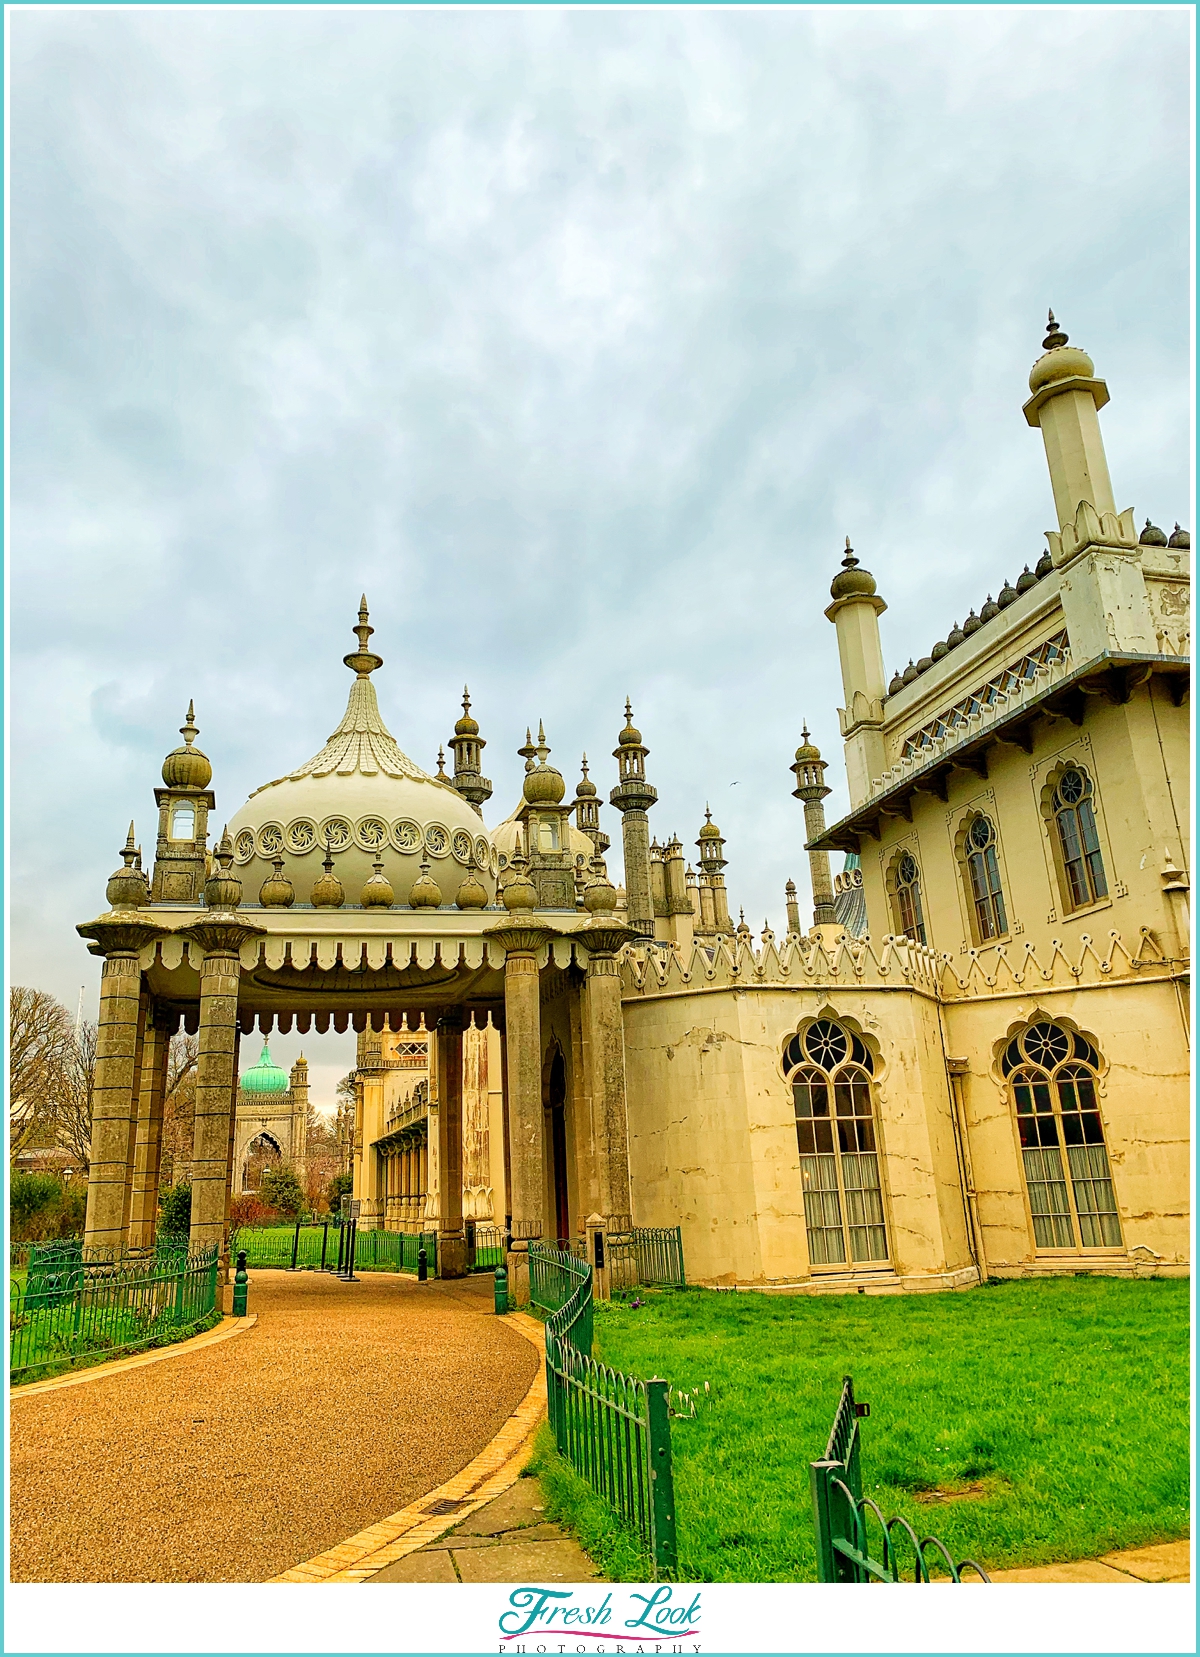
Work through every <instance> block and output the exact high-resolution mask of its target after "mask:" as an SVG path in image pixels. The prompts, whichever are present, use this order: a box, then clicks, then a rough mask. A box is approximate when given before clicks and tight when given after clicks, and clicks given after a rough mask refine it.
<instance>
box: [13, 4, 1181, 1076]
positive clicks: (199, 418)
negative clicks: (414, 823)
mask: <svg viewBox="0 0 1200 1657" xmlns="http://www.w3.org/2000/svg"><path fill="white" fill-rule="evenodd" d="M9 22H10V28H11V55H10V61H9V69H10V75H11V121H12V129H11V150H10V166H11V204H12V206H11V241H10V248H11V284H12V285H11V296H12V323H11V340H12V352H11V397H12V452H11V460H12V467H11V505H12V513H11V517H10V525H11V543H10V553H11V556H10V572H11V574H10V582H11V586H10V592H11V611H10V614H11V644H12V652H11V699H10V768H11V786H10V795H9V800H10V829H11V857H10V872H11V882H12V884H11V900H12V901H11V955H10V971H11V975H12V977H13V978H14V979H15V980H16V981H18V982H23V983H30V984H36V985H39V986H41V987H43V988H46V989H49V990H52V991H53V992H55V993H56V994H58V995H59V996H61V997H62V999H63V1000H64V1001H66V1002H67V1003H68V1004H69V1005H70V1007H71V1008H72V1010H74V1007H75V1002H76V997H77V995H78V992H79V987H80V985H81V984H86V985H87V991H86V996H87V1005H88V1008H89V1010H90V1011H91V1012H92V1014H93V1016H94V1000H95V989H96V984H97V981H98V966H97V963H96V962H94V961H93V960H92V959H91V958H90V957H89V956H88V955H87V954H86V951H85V948H84V945H83V944H82V942H81V941H80V940H79V939H78V938H77V936H76V934H75V932H74V923H75V922H76V921H78V920H82V919H85V918H88V917H90V916H92V915H94V914H96V913H97V912H99V911H100V910H101V909H102V908H103V907H104V884H105V880H106V878H107V876H108V874H109V873H110V872H111V870H112V869H113V868H114V867H115V866H116V865H117V863H118V862H119V858H118V855H117V854H118V849H119V847H120V845H121V844H122V842H123V840H124V836H125V829H126V826H127V824H128V821H129V818H130V817H131V816H132V817H134V818H135V819H136V821H137V825H138V832H139V836H140V838H141V840H142V843H143V845H144V846H146V847H147V848H149V847H150V846H152V844H153V835H154V802H153V789H154V786H155V784H156V783H157V782H158V781H159V775H158V773H159V766H160V764H161V761H162V757H163V755H164V754H165V753H166V752H167V750H168V749H170V748H171V747H173V746H175V744H176V743H177V741H178V740H179V739H178V737H177V736H176V730H177V727H178V726H179V724H180V723H181V721H182V717H183V713H184V710H185V709H186V706H187V702H188V698H189V697H194V698H195V701H196V712H197V718H198V721H199V724H200V727H201V736H200V739H199V741H200V746H202V747H203V748H204V749H205V751H206V752H207V753H208V754H209V755H210V757H211V759H212V761H213V768H214V778H213V786H214V788H215V789H216V792H217V801H218V817H217V823H218V826H219V825H220V823H221V822H223V821H224V820H225V819H227V818H228V817H230V816H232V814H233V812H234V811H235V810H236V809H237V808H238V806H239V805H240V804H241V803H242V801H243V800H244V799H245V797H246V795H247V793H248V792H249V791H250V790H251V789H253V788H255V787H257V786H258V785H259V784H261V783H263V782H265V781H267V780H269V779H270V778H273V777H275V776H278V775H279V774H280V772H281V771H282V770H284V769H286V768H288V767H289V766H291V765H294V764H295V763H298V762H300V761H302V760H304V759H306V758H308V757H309V756H310V755H311V754H313V753H315V752H316V751H317V749H318V748H319V747H320V746H321V744H322V742H323V740H324V738H325V737H326V736H327V734H328V733H329V732H330V731H331V730H332V729H333V727H334V725H335V724H336V723H337V721H338V719H339V717H340V715H341V713H342V710H343V707H344V704H345V699H346V694H347V691H348V688H349V683H350V676H349V674H348V673H347V671H346V669H345V668H344V667H343V666H342V664H341V658H342V656H343V654H344V653H345V652H346V651H347V650H348V649H350V648H352V647H353V642H354V641H353V638H352V636H351V634H350V631H349V629H350V626H351V624H352V622H353V620H354V611H355V608H356V606H357V602H358V596H359V593H360V591H362V590H363V589H364V588H365V589H366V591H367V595H368V599H369V602H370V605H371V616H372V621H373V622H374V624H375V626H376V629H377V632H376V635H375V638H374V640H373V641H372V644H373V646H374V647H375V648H377V649H378V650H379V651H380V653H381V654H382V655H383V657H384V659H385V664H386V665H385V667H384V668H383V670H382V671H381V672H380V673H379V674H378V675H377V676H376V681H375V682H376V684H377V687H378V691H379V697H380V703H381V707H382V709H383V713H384V717H385V718H386V720H387V721H388V723H389V725H390V727H391V729H392V731H393V733H394V735H395V736H396V738H397V740H398V741H399V743H400V745H401V747H402V748H404V749H405V751H406V752H408V753H409V754H410V755H411V756H412V757H413V758H414V759H415V760H417V761H418V763H420V764H421V765H424V766H426V767H427V768H430V769H432V767H433V764H434V762H435V758H436V753H437V747H438V744H439V742H442V741H444V740H445V738H446V737H447V736H448V735H449V734H450V732H451V730H452V728H453V722H454V719H455V717H456V715H457V713H458V711H459V710H458V699H459V696H460V694H461V689H462V685H463V682H464V680H466V681H469V683H470V686H471V692H472V695H473V697H474V702H475V707H474V711H475V713H476V715H477V717H478V718H479V721H480V724H481V726H482V731H483V735H484V736H485V737H486V738H487V739H488V744H489V745H488V748H487V750H486V754H485V761H486V764H485V770H486V771H487V773H488V774H489V775H490V776H491V777H492V779H493V781H494V783H495V786H496V794H495V796H494V798H493V800H492V801H491V804H490V807H489V808H488V821H489V822H490V823H495V822H496V821H499V820H500V819H501V818H503V817H505V816H506V815H507V814H508V812H509V811H510V810H511V808H512V806H513V804H514V802H515V800H516V798H517V792H518V788H519V783H520V778H521V774H522V762H521V760H520V759H518V758H517V756H516V754H515V749H516V748H517V747H518V745H519V744H520V742H521V741H522V739H523V737H524V732H525V727H526V725H527V724H528V723H533V724H534V725H535V726H536V722H537V720H538V719H539V718H544V719H545V721H546V732H547V737H548V740H549V741H550V743H551V744H552V747H553V761H554V762H555V763H557V764H558V765H559V766H560V768H561V769H562V770H563V772H564V774H565V775H566V777H567V779H568V783H569V784H572V785H573V782H574V779H575V777H576V776H577V775H578V761H579V756H580V753H581V751H582V750H583V749H585V748H586V749H587V751H588V754H589V756H590V758H591V760H592V762H593V776H594V778H595V780H596V782H597V783H598V784H599V785H600V786H601V789H602V792H603V794H604V796H605V797H606V796H607V792H608V789H609V788H610V787H611V786H612V785H613V783H614V782H615V780H616V778H615V764H614V762H613V760H612V759H611V758H610V755H611V751H612V749H613V747H614V746H615V740H616V736H617V732H618V730H619V729H620V726H621V723H622V718H621V714H622V708H623V703H624V698H625V696H626V695H627V694H628V695H630V696H632V698H633V705H634V712H635V719H636V722H637V724H638V725H639V726H640V728H641V730H642V732H643V735H644V737H645V740H646V742H647V743H648V744H649V747H650V758H649V760H648V763H647V769H648V775H649V777H650V780H651V781H652V782H653V783H654V784H655V785H656V786H657V788H658V791H659V801H660V803H659V805H658V806H657V807H656V809H655V810H654V812H653V814H652V818H651V824H652V830H653V831H654V832H655V833H657V835H658V836H659V838H660V839H661V838H665V837H666V836H668V835H669V834H670V833H671V832H672V831H675V830H677V831H678V832H679V834H680V836H681V838H682V839H683V840H684V841H685V843H686V844H687V845H688V846H689V848H691V846H692V843H693V842H694V841H695V838H696V831H697V829H698V827H699V825H700V823H701V821H702V814H703V810H704V805H705V802H706V801H710V802H711V804H712V808H713V812H714V815H715V817H716V820H717V821H718V822H719V824H720V825H721V827H722V829H723V830H724V831H725V833H726V835H727V837H728V848H727V855H728V857H729V859H730V864H729V868H728V870H727V876H728V884H729V888H730V896H731V901H732V905H733V910H734V913H735V915H736V913H737V909H738V907H739V906H742V905H744V906H745V909H746V915H747V918H748V920H749V921H750V922H751V924H752V925H753V926H754V928H755V930H756V931H757V930H758V929H759V928H761V926H762V924H763V919H764V916H769V917H770V919H771V922H772V925H774V926H775V927H776V928H777V929H778V928H779V927H780V924H781V921H782V918H783V884H784V882H785V880H786V879H787V878H788V877H789V876H792V877H794V878H795V879H796V881H797V884H798V885H799V886H800V888H801V892H802V894H804V895H805V896H806V895H807V886H808V879H807V867H806V859H805V856H804V853H803V850H802V845H803V838H804V836H803V819H802V811H801V807H800V805H799V802H797V801H795V800H793V799H792V798H791V795H790V789H791V786H792V781H793V779H792V777H791V776H790V775H789V772H788V765H789V763H790V761H791V758H792V753H793V750H794V749H795V747H796V745H797V743H798V742H799V740H800V729H801V724H802V721H803V720H804V718H805V717H807V719H808V721H809V724H810V727H811V729H812V731H813V734H814V737H815V739H816V741H817V742H818V743H819V744H820V745H821V747H822V749H823V751H824V752H825V754H826V757H827V758H829V759H830V760H831V761H832V762H833V764H832V765H831V768H830V772H829V781H830V782H831V783H833V785H834V793H833V796H832V797H831V799H830V800H829V801H828V802H827V804H828V808H829V812H830V816H831V818H832V817H836V816H837V815H839V814H840V813H841V812H842V811H843V810H844V809H845V790H844V783H843V775H842V768H841V763H840V754H839V751H838V750H839V742H838V737H837V715H836V711H835V710H836V707H837V704H838V702H839V701H840V700H841V687H840V679H839V673H838V665H837V652H836V647H835V638H834V631H833V629H832V627H831V626H830V625H829V624H828V623H827V622H826V621H825V619H824V617H823V615H822V611H823V609H824V606H825V604H826V603H827V602H828V585H829V581H830V579H831V577H832V575H833V574H834V572H835V570H836V568H837V560H838V554H839V549H840V547H841V545H842V541H843V538H844V536H845V535H846V534H847V533H848V534H850V535H851V536H852V538H853V541H854V545H855V547H856V549H857V550H858V553H859V556H860V558H861V559H862V561H863V562H864V564H866V565H867V566H868V567H869V568H870V569H871V570H873V571H874V573H875V575H876V577H877V579H878V582H879V589H880V591H881V593H882V594H883V595H884V597H885V598H886V599H887V601H888V604H889V609H888V612H887V614H886V615H885V616H884V618H883V622H882V628H883V638H884V653H885V659H886V662H887V666H888V670H889V672H890V671H891V670H892V669H893V668H894V667H896V666H901V667H902V666H903V665H904V663H905V662H907V660H908V659H909V657H910V656H919V655H922V654H924V653H926V652H927V651H928V649H929V648H930V646H931V645H932V644H933V643H934V641H935V640H936V639H938V638H940V637H943V636H944V635H945V633H946V632H947V631H948V629H949V627H950V625H951V623H952V622H953V621H955V620H959V621H961V620H962V618H963V616H964V615H965V613H966V612H967V610H968V609H969V608H970V607H971V606H972V605H973V604H974V605H975V606H976V607H977V608H978V606H979V604H980V603H981V602H982V601H983V599H984V597H985V596H986V594H987V593H988V592H989V591H990V592H996V591H998V590H999V588H1000V587H1001V586H1002V585H1003V582H1004V579H1005V577H1006V576H1008V577H1011V578H1014V579H1015V577H1016V575H1017V574H1018V572H1019V571H1020V570H1021V567H1022V566H1023V565H1024V564H1025V563H1029V564H1030V565H1032V564H1033V563H1034V562H1035V561H1036V559H1037V558H1038V557H1039V556H1040V554H1041V552H1042V551H1043V550H1044V547H1045V542H1044V538H1043V531H1044V530H1045V529H1047V528H1050V527H1053V526H1054V520H1053V516H1052V501H1051V495H1050V489H1049V483H1048V480H1047V476H1046V470H1045V461H1044V457H1043V453H1042V445H1041V440H1040V436H1039V435H1038V433H1037V432H1035V431H1031V430H1030V429H1029V427H1028V426H1027V425H1026V424H1025V421H1024V419H1023V418H1022V415H1021V403H1022V401H1023V400H1024V398H1025V397H1026V396H1027V395H1028V392H1027V389H1026V376H1027V374H1028V371H1029V366H1030V364H1031V362H1032V361H1033V359H1034V357H1035V356H1037V355H1038V352H1039V349H1040V340H1041V337H1042V324H1043V322H1044V319H1045V314H1046V308H1047V306H1048V305H1053V307H1054V308H1055V311H1056V313H1057V315H1058V317H1059V319H1060V321H1061V322H1062V323H1063V324H1064V326H1065V327H1066V328H1067V330H1068V332H1069V333H1070V335H1071V338H1072V341H1073V342H1074V343H1076V344H1080V345H1082V346H1084V347H1085V349H1087V350H1089V351H1090V352H1091V353H1092V355H1093V357H1094V358H1095V361H1096V368H1097V373H1099V374H1101V375H1103V376H1104V377H1105V378H1106V379H1107V381H1108V384H1109V389H1110V392H1111V394H1112V402H1111V404H1110V405H1109V407H1108V408H1106V409H1105V411H1104V414H1103V416H1102V423H1103V429H1104V435H1105V440H1106V444H1107V449H1108V457H1109V465H1110V469H1111V472H1112V477H1113V483H1114V487H1115V490H1116V494H1117V497H1118V506H1119V507H1124V506H1126V505H1132V506H1134V508H1135V509H1136V511H1137V513H1138V516H1139V521H1140V519H1141V518H1142V517H1144V516H1146V515H1149V516H1151V517H1152V518H1153V519H1154V521H1155V522H1157V523H1160V524H1162V525H1163V526H1164V527H1166V528H1167V529H1168V530H1170V527H1171V525H1172V524H1173V522H1174V521H1175V519H1176V518H1179V519H1181V520H1182V521H1183V522H1184V523H1185V524H1187V523H1188V522H1189V511H1190V508H1189V496H1188V489H1189V464H1190V454H1191V444H1190V437H1189V427H1188V419H1189V368H1188V363H1189V335H1188V326H1189V289H1188V245H1189V243H1188V236H1189V221H1188V213H1189V199H1190V185H1189V175H1188V158H1189V127H1188V98H1189V87H1188V64H1189V30H1190V26H1191V25H1190V14H1189V13H1187V12H1185V11H1182V10H1174V11H1172V10H1159V11H1155V10H1151V9H1148V8H1140V9H1134V10H1128V11H1126V10H1121V9H1119V8H1117V7H1101V8H1098V9H1095V10H1090V9H1087V8H1086V7H1082V6H1079V7H1071V8H1067V9H1063V10H1055V11H1036V10H1021V9H1017V8H1012V9H1002V10H996V11H993V10H988V9H986V8H984V7H974V8H968V9H965V10H952V9H946V8H936V9H931V10H918V9H908V8H905V7H902V6H893V7H888V8H886V9H882V10H876V11H871V10H864V11H857V10H854V9H851V8H849V7H837V8H830V9H825V10H822V9H818V10H788V9H784V8H782V7H781V8H777V9H770V10H762V11H751V10H736V9H735V10H729V11H717V10H714V11H698V10H688V9H684V8H675V7H672V8H669V9H664V10H662V11H620V12H603V11H596V12H584V11H574V12H560V11H556V10H553V9H548V8H547V9H536V10H530V11H501V10H490V11H489V10H483V9H466V10H460V11H447V12H439V11H436V10H425V11H384V10H376V11H356V10H342V11H339V10H333V11H320V10H310V11H303V12H301V11H289V10H287V9H285V8H283V7H273V8H271V9H269V10H265V11H258V12H255V11H237V10H232V9H230V10H225V9H221V10H214V11H208V12H206V11H203V10H184V9H179V10H170V9H167V10H163V11H159V12H154V11H150V10H146V9H141V10H128V11H120V12H104V11H102V10H95V11H72V10H71V9H69V8H67V7H56V8H53V9H51V10H47V11H44V12H33V11H26V12H21V11H15V12H14V11H10V12H9ZM1189 527H1192V526H1190V525H1189ZM603 818H604V819H606V821H605V827H606V828H607V830H608V832H609V833H610V834H611V835H612V836H613V839H614V843H615V845H614V850H616V848H618V847H619V844H620V828H619V818H618V816H617V813H616V812H615V811H613V810H612V809H611V808H607V807H606V809H605V811H604V813H603ZM612 868H613V872H614V873H619V858H617V857H616V856H614V858H613V859H612ZM300 1045H301V1043H300V1041H299V1039H298V1038H296V1037H294V1036H293V1037H291V1038H288V1039H286V1040H283V1039H279V1040H277V1042H276V1043H275V1050H276V1052H277V1055H278V1056H279V1057H281V1058H283V1059H284V1060H287V1059H290V1058H291V1057H292V1056H294V1052H295V1051H296V1050H298V1048H299V1046H300ZM304 1045H306V1046H307V1048H308V1051H309V1054H310V1058H312V1059H313V1060H314V1066H315V1068H314V1080H315V1082H316V1084H317V1091H318V1093H319V1094H322V1093H324V1094H328V1095H329V1096H331V1095H332V1085H333V1081H334V1080H335V1079H336V1076H337V1075H339V1074H341V1073H342V1072H343V1071H344V1070H345V1069H346V1068H347V1067H348V1064H349V1063H350V1060H351V1053H352V1039H351V1038H349V1037H346V1038H341V1040H340V1041H338V1040H337V1039H336V1038H333V1037H329V1038H326V1039H325V1041H324V1042H321V1043H319V1044H318V1042H317V1041H316V1040H314V1038H309V1040H308V1041H307V1043H304ZM244 1059H245V1055H244Z"/></svg>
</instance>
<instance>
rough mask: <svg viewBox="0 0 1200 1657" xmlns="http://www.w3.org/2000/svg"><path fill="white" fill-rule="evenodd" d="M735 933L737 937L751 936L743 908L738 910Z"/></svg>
mask: <svg viewBox="0 0 1200 1657" xmlns="http://www.w3.org/2000/svg"><path fill="white" fill-rule="evenodd" d="M737 935H738V937H739V938H749V937H751V936H752V934H751V931H750V928H749V927H748V926H747V925H746V911H745V910H744V909H739V910H738V928H737Z"/></svg>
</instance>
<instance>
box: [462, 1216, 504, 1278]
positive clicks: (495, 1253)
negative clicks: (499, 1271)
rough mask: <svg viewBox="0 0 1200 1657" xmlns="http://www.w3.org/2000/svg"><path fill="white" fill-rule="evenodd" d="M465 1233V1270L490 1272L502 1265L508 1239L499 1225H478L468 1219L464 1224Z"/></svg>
mask: <svg viewBox="0 0 1200 1657" xmlns="http://www.w3.org/2000/svg"><path fill="white" fill-rule="evenodd" d="M464 1230H465V1232H466V1235H467V1270H468V1271H471V1272H490V1271H494V1270H495V1269H496V1267H497V1266H502V1265H503V1264H504V1260H505V1252H506V1250H507V1247H508V1239H507V1237H506V1235H505V1233H504V1232H503V1231H501V1229H500V1227H499V1226H494V1225H479V1224H478V1223H477V1222H476V1221H475V1220H468V1221H467V1222H466V1224H465V1226H464Z"/></svg>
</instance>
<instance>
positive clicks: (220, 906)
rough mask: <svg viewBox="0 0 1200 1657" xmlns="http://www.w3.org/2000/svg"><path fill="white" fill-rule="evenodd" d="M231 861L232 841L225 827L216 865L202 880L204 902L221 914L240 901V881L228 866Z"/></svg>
mask: <svg viewBox="0 0 1200 1657" xmlns="http://www.w3.org/2000/svg"><path fill="white" fill-rule="evenodd" d="M232 862H233V841H232V840H231V839H230V838H229V830H228V829H226V830H225V831H224V833H223V834H222V835H221V843H220V845H219V846H218V847H217V867H216V868H215V869H214V870H213V872H212V874H210V875H209V877H208V879H207V880H206V881H205V882H204V901H205V903H206V904H207V905H208V907H209V908H210V909H216V910H219V911H220V912H221V913H222V914H229V913H230V912H231V911H232V910H234V909H236V908H237V906H238V904H239V903H241V901H242V883H241V881H240V880H239V879H238V877H237V876H236V875H235V874H234V872H233V870H232V868H231V867H230V865H231V864H232Z"/></svg>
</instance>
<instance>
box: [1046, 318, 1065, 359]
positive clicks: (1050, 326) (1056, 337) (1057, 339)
mask: <svg viewBox="0 0 1200 1657" xmlns="http://www.w3.org/2000/svg"><path fill="white" fill-rule="evenodd" d="M1067 338H1068V336H1067V335H1066V334H1064V333H1063V331H1062V329H1061V328H1060V327H1059V325H1058V323H1057V322H1055V320H1054V312H1053V311H1047V312H1046V337H1045V339H1044V340H1043V341H1042V350H1043V351H1056V350H1057V349H1058V347H1059V346H1060V345H1065V344H1066V343H1067Z"/></svg>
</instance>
